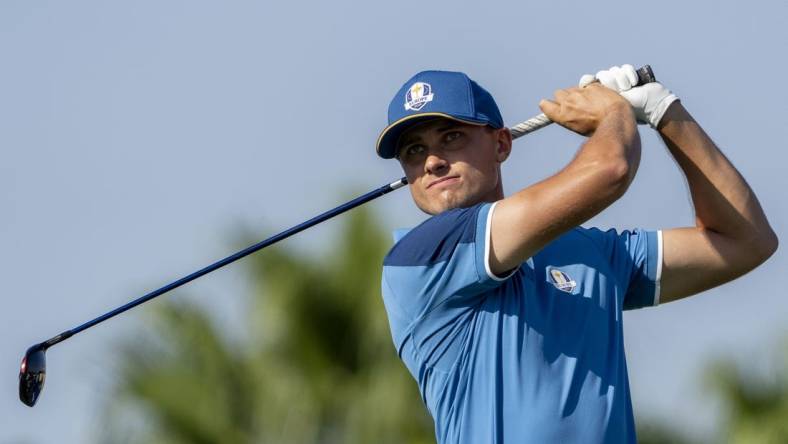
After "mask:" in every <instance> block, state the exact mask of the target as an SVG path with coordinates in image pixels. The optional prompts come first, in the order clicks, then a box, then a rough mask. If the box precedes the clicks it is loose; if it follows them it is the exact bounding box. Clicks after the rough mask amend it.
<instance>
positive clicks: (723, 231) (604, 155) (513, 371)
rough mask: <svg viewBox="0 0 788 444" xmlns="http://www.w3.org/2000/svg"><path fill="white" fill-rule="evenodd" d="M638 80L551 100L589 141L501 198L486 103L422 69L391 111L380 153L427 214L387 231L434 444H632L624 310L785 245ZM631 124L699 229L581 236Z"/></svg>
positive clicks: (404, 339)
mask: <svg viewBox="0 0 788 444" xmlns="http://www.w3.org/2000/svg"><path fill="white" fill-rule="evenodd" d="M636 83H637V76H636V73H635V70H634V68H632V66H629V65H624V66H621V67H613V68H611V69H609V70H605V71H600V72H599V73H597V74H596V75H595V76H591V75H586V76H583V78H582V79H581V81H580V86H579V87H576V88H568V89H563V90H559V91H556V93H555V97H554V98H553V99H552V100H543V101H541V103H540V104H539V106H540V108H541V109H542V111H543V112H544V113H545V114H546V115H547V116H548V117H549V118H550V119H551V120H552V121H554V122H556V123H558V124H559V125H561V126H563V127H565V128H567V129H569V130H571V131H574V132H576V133H578V134H581V135H583V136H586V137H587V139H586V140H585V142H584V143H583V144H582V146H581V147H580V149H579V150H578V152H577V154H576V155H575V156H574V158H573V159H572V161H571V162H569V163H568V164H567V165H566V166H565V167H564V168H563V169H562V170H561V171H559V172H558V173H556V174H555V175H553V176H551V177H549V178H547V179H545V180H543V181H541V182H539V183H536V184H533V185H530V186H528V187H526V188H523V189H522V190H519V191H517V192H516V193H514V194H511V195H509V196H506V195H505V194H504V190H503V186H502V179H501V164H502V163H503V162H504V161H505V160H506V159H507V158H508V157H509V154H510V152H511V149H512V138H511V134H510V133H509V130H508V129H507V128H506V127H504V123H503V119H502V117H501V114H500V112H499V110H498V107H497V105H496V103H495V101H494V99H493V98H492V96H491V95H490V94H489V93H488V92H487V91H486V90H484V89H483V88H482V87H481V86H479V85H478V84H477V83H475V82H474V81H473V80H471V79H469V78H468V77H467V76H466V75H465V74H462V73H458V72H445V71H425V72H421V73H419V74H416V75H415V76H414V77H413V78H411V79H410V80H408V82H407V83H405V84H404V85H403V87H402V88H401V89H400V90H399V92H397V94H396V95H395V96H394V99H393V100H392V101H391V104H390V105H389V110H388V119H389V125H388V126H387V127H386V128H385V129H384V130H383V132H382V133H381V135H380V137H379V139H378V142H377V151H378V154H379V155H380V156H381V157H383V158H386V159H390V158H395V159H397V160H398V161H399V163H400V165H401V166H402V169H403V170H404V171H405V174H406V176H407V179H408V182H409V184H410V191H411V194H412V196H413V200H414V202H415V203H416V205H417V206H418V207H419V208H420V209H421V210H423V211H424V212H426V213H428V214H430V215H431V217H430V218H429V219H427V220H426V221H425V222H423V223H422V224H420V225H419V226H417V227H415V228H413V229H411V230H409V231H406V232H398V233H396V234H395V237H396V244H395V245H394V246H393V248H392V249H391V251H390V252H389V253H388V255H387V256H386V258H385V259H384V263H383V279H382V292H383V299H384V303H385V306H386V311H387V314H388V318H389V323H390V327H391V334H392V336H393V340H394V344H395V346H396V349H397V352H398V354H399V356H400V358H401V359H402V361H403V362H404V363H405V366H406V367H407V368H408V370H409V371H410V373H411V374H412V375H413V377H414V378H415V379H416V381H417V383H418V386H419V390H420V392H421V396H422V398H423V400H424V403H425V404H426V407H427V409H428V410H429V413H430V414H431V415H432V417H433V419H434V421H435V433H436V437H437V441H438V442H439V443H472V444H485V443H540V444H542V443H622V442H628V443H633V442H635V441H636V437H635V424H634V420H633V414H632V402H631V396H630V392H629V383H628V378H627V365H626V359H625V355H624V337H623V324H622V310H631V309H636V308H641V307H651V306H656V305H657V304H659V303H666V302H671V301H675V300H677V299H681V298H684V297H687V296H690V295H693V294H696V293H698V292H701V291H704V290H707V289H709V288H712V287H715V286H717V285H720V284H723V283H725V282H728V281H730V280H732V279H735V278H736V277H738V276H741V275H743V274H745V273H747V272H748V271H750V270H752V269H753V268H755V267H757V266H758V265H759V264H761V263H763V262H764V261H765V260H766V259H767V258H768V257H769V256H771V255H772V253H774V251H775V249H776V248H777V237H776V235H775V234H774V232H773V231H772V229H771V227H770V226H769V223H768V221H767V219H766V216H765V215H764V213H763V210H762V209H761V206H760V204H759V203H758V199H757V198H756V197H755V193H754V192H753V190H752V189H751V188H750V187H749V186H748V185H747V183H746V182H745V181H744V178H742V176H741V175H740V174H739V173H738V172H737V171H736V169H735V168H734V167H733V165H732V164H731V163H730V162H729V161H728V159H727V158H726V157H725V156H724V155H723V154H722V153H721V152H720V150H719V149H718V148H717V147H716V146H715V145H714V142H712V140H711V139H710V138H709V137H708V136H707V135H706V133H705V132H704V131H703V129H702V128H701V127H700V126H699V125H698V123H697V122H695V120H694V119H693V118H692V117H691V116H690V114H689V113H688V112H687V110H686V109H685V108H684V107H683V106H682V104H681V102H680V101H679V100H677V98H676V96H675V95H674V94H672V93H671V92H670V91H669V90H668V89H666V88H665V87H664V86H663V85H661V84H659V83H650V84H646V85H643V86H636V87H633V85H635V84H636ZM638 123H646V124H649V125H650V126H651V127H652V128H654V129H655V130H656V131H657V132H658V133H659V134H660V136H661V137H662V139H663V140H664V142H665V144H666V145H667V147H668V149H669V151H670V153H671V155H672V156H673V157H674V158H675V159H676V162H677V163H678V165H679V167H680V168H681V170H682V171H683V173H684V176H685V177H686V179H687V183H688V184H689V191H690V195H691V198H692V202H693V205H694V209H695V225H694V226H689V227H684V228H670V229H664V230H659V231H650V230H644V229H635V230H631V231H615V230H608V231H602V230H599V229H596V228H582V227H580V224H582V223H584V222H586V221H587V220H588V219H589V218H591V217H592V216H594V215H596V214H598V213H599V212H600V211H602V210H603V209H605V208H606V207H607V206H609V205H610V204H612V203H613V202H615V201H616V199H618V198H620V197H621V196H623V195H624V193H625V192H626V190H627V187H628V186H629V184H630V183H631V182H632V179H633V178H634V176H635V173H636V171H637V169H638V164H639V160H640V136H639V134H638V126H637V124H638ZM655 192H659V190H655ZM654 383H655V384H660V383H661V382H660V381H658V380H657V381H654Z"/></svg>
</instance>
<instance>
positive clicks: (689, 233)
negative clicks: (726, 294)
mask: <svg viewBox="0 0 788 444" xmlns="http://www.w3.org/2000/svg"><path fill="white" fill-rule="evenodd" d="M662 236H663V263H662V279H661V284H660V285H661V295H660V302H662V303H665V302H670V301H674V300H677V299H681V298H684V297H687V296H691V295H693V294H697V293H700V292H702V291H705V290H708V289H710V288H714V287H716V286H718V285H721V284H724V283H725V282H728V281H731V280H733V279H735V278H737V277H739V276H741V275H743V274H744V273H746V272H747V271H749V270H750V268H751V267H748V266H747V263H749V262H751V261H748V260H747V258H746V255H747V251H742V249H741V247H740V246H739V245H737V244H736V243H734V242H731V240H730V239H728V238H726V237H724V236H722V235H720V234H719V233H715V232H713V231H711V230H706V229H703V228H696V227H687V228H674V229H670V230H663V235H662Z"/></svg>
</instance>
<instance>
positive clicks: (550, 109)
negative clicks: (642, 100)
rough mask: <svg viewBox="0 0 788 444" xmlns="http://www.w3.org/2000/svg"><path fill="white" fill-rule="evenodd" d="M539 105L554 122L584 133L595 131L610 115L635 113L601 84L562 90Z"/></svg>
mask: <svg viewBox="0 0 788 444" xmlns="http://www.w3.org/2000/svg"><path fill="white" fill-rule="evenodd" d="M539 108H541V109H542V112H543V113H545V115H546V116H547V117H548V118H549V119H550V120H552V121H553V122H555V123H557V124H559V125H561V126H563V127H565V128H568V129H570V130H572V131H574V132H576V133H578V134H582V135H584V136H590V135H591V134H593V133H594V131H596V129H597V127H598V126H599V124H600V123H601V122H602V121H603V120H604V119H605V118H607V117H608V116H615V115H621V114H619V113H630V114H631V113H632V108H631V106H630V105H629V102H628V101H627V100H626V99H625V98H623V97H622V96H621V95H620V94H618V93H616V92H615V91H613V90H611V89H609V88H605V87H604V86H602V85H600V84H599V83H592V84H590V85H587V86H585V87H583V88H567V89H560V90H558V91H556V92H555V97H554V98H553V100H547V99H543V100H542V101H541V102H539Z"/></svg>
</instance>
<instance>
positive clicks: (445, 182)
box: [427, 176, 460, 189]
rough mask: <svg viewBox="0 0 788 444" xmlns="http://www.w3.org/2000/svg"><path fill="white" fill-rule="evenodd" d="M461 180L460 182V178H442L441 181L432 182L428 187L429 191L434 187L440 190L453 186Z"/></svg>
mask: <svg viewBox="0 0 788 444" xmlns="http://www.w3.org/2000/svg"><path fill="white" fill-rule="evenodd" d="M459 180H460V176H446V177H441V178H440V179H437V180H434V181H432V182H430V184H429V185H427V189H430V188H432V187H438V188H440V187H441V186H444V185H450V184H453V183H455V182H458V181H459Z"/></svg>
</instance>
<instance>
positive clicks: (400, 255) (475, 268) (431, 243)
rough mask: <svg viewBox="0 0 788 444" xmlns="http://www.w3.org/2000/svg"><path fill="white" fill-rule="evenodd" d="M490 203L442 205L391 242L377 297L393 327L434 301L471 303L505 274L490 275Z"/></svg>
mask: <svg viewBox="0 0 788 444" xmlns="http://www.w3.org/2000/svg"><path fill="white" fill-rule="evenodd" d="M494 207H495V204H490V203H483V204H479V205H476V206H473V207H469V208H462V209H454V210H449V211H446V212H444V213H441V214H439V215H436V216H433V217H431V218H430V219H428V220H427V221H425V222H424V223H422V224H421V225H419V226H417V227H416V228H414V229H412V230H410V232H408V234H407V235H405V236H404V237H403V238H402V239H400V241H399V242H397V244H396V245H394V247H393V248H392V249H391V251H390V252H389V253H388V255H387V256H386V258H385V259H384V261H383V299H384V302H385V304H386V309H387V311H388V312H389V313H388V314H389V320H390V321H391V323H392V328H393V329H394V327H395V324H398V326H399V327H400V328H397V330H402V329H404V328H405V325H406V324H409V323H410V322H412V321H413V320H415V319H418V318H420V317H422V316H424V315H425V314H426V313H429V312H430V311H432V310H433V309H435V308H436V307H438V306H440V305H445V304H447V303H449V304H450V305H453V306H458V305H470V304H473V303H474V301H475V300H476V299H478V296H479V295H480V294H482V293H484V292H485V291H487V290H489V289H492V288H494V287H496V286H498V285H500V283H501V282H502V281H504V280H506V279H507V278H508V277H509V276H511V274H509V275H507V276H505V277H499V276H496V275H495V274H493V273H492V271H491V270H490V266H489V255H490V247H489V239H490V223H491V218H492V213H493V211H494ZM395 336H396V335H395ZM395 340H396V338H395Z"/></svg>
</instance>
